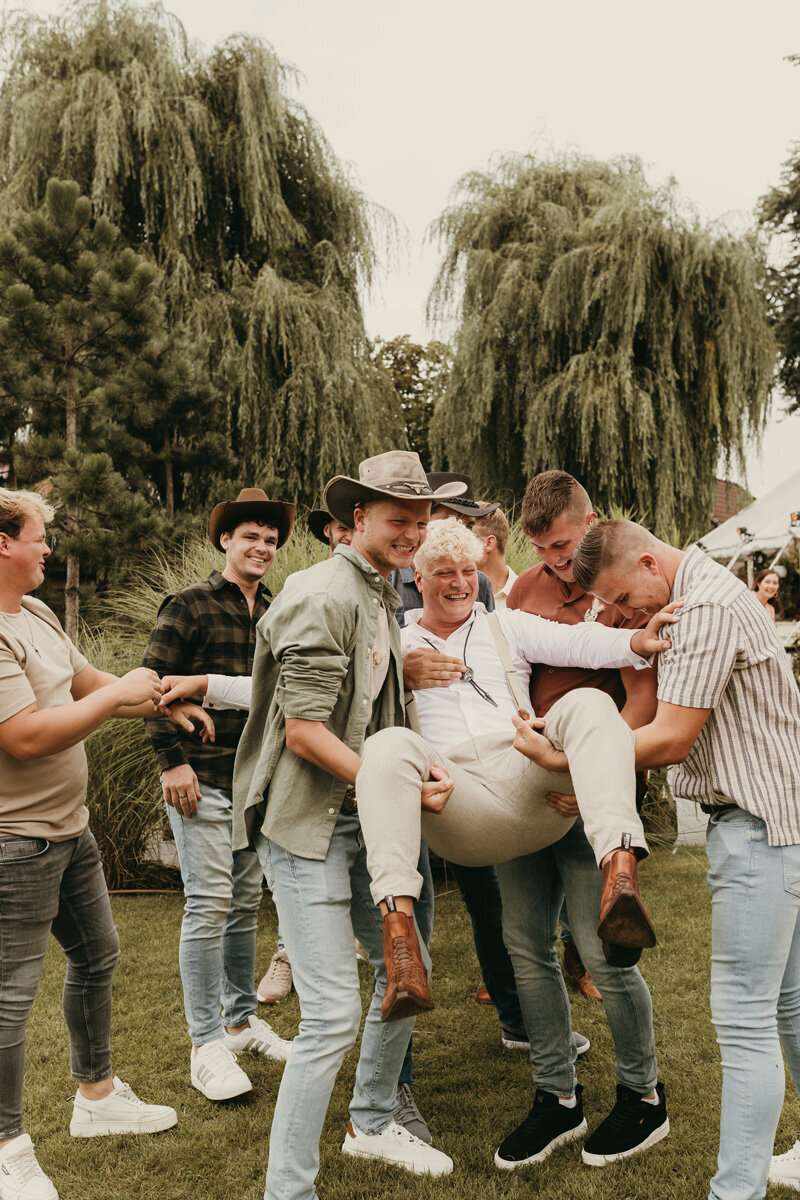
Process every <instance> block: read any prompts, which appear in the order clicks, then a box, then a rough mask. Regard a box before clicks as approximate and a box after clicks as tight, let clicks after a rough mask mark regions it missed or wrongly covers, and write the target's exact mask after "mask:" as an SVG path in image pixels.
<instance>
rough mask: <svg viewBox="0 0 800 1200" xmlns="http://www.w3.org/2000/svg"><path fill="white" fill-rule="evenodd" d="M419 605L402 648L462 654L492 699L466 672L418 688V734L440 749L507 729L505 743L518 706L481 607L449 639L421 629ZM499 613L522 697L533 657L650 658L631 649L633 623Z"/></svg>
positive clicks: (604, 663) (589, 663) (594, 663)
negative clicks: (613, 625) (567, 621)
mask: <svg viewBox="0 0 800 1200" xmlns="http://www.w3.org/2000/svg"><path fill="white" fill-rule="evenodd" d="M422 611H423V610H422V609H413V610H412V611H410V612H407V613H406V627H405V630H404V634H405V636H404V639H403V650H404V653H407V652H408V651H409V650H413V649H416V648H418V647H423V648H424V647H425V646H426V645H428V646H432V647H433V648H434V649H435V650H438V651H440V653H442V654H449V655H452V656H453V657H454V658H460V659H461V660H462V661H463V662H464V663H465V665H466V666H467V667H470V668H471V669H472V670H473V672H474V679H475V683H477V684H478V685H479V686H480V687H481V688H482V689H483V690H484V691H485V692H488V694H489V695H490V696H491V697H492V699H493V700H494V701H495V704H496V705H497V707H495V706H494V705H493V704H490V703H489V701H488V700H484V699H483V697H482V696H480V695H479V694H478V692H477V691H476V690H475V688H474V687H473V686H472V684H470V683H467V682H466V681H465V680H463V679H457V680H456V681H455V682H453V683H451V684H450V686H449V687H446V688H423V689H420V690H418V691H415V692H414V699H415V700H416V702H417V715H418V717H419V723H420V728H421V730H422V734H423V737H424V738H425V739H426V741H428V742H430V744H431V745H432V746H433V747H434V748H435V749H437V750H441V751H443V752H445V751H447V750H450V749H452V748H453V747H455V746H458V745H460V744H461V743H462V742H465V741H467V739H468V738H472V737H478V736H480V735H481V734H485V733H501V734H506V735H508V738H509V742H510V741H511V738H512V736H513V732H514V727H513V725H512V724H511V718H512V716H513V715H514V714H515V713H516V711H517V708H516V705H515V703H514V699H513V697H512V695H511V692H510V690H509V687H508V684H507V682H506V677H505V672H504V671H503V664H502V663H501V661H500V656H499V654H498V653H497V647H496V646H495V643H494V638H493V637H492V634H491V630H490V629H489V626H488V624H487V622H486V619H485V614H486V609H485V608H484V606H483V605H482V604H479V603H478V604H476V605H475V607H474V608H473V610H472V615H471V616H470V617H469V619H468V620H466V621H465V622H464V624H463V625H460V626H459V627H458V629H456V630H455V631H454V632H453V633H451V634H450V636H449V637H448V638H440V637H437V636H436V634H434V633H430V632H429V631H428V630H427V629H423V628H421V626H420V624H419V621H420V618H421V617H422ZM497 618H498V620H499V622H500V625H501V627H502V629H503V633H504V634H505V635H506V638H507V640H508V646H509V650H510V651H511V658H512V661H513V663H514V666H515V668H516V671H517V674H518V676H519V681H520V685H521V687H522V692H523V695H525V696H527V695H528V689H529V684H530V677H531V664H532V663H547V664H548V665H550V666H553V667H588V668H590V669H597V668H598V667H636V668H637V669H638V670H643V669H646V668H648V667H649V666H650V663H649V661H648V660H647V659H645V658H642V657H641V656H640V655H638V654H636V653H635V652H634V651H633V650H631V638H632V637H633V635H634V633H635V632H636V631H635V630H630V629H609V628H607V627H606V626H604V625H597V624H595V623H594V622H586V623H585V624H582V625H562V624H560V623H559V622H558V621H547V620H545V619H544V617H537V616H534V615H533V613H526V612H520V611H519V610H518V609H514V610H509V609H505V610H504V611H503V612H500V613H498V614H497Z"/></svg>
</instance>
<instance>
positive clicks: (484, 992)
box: [475, 983, 492, 1004]
mask: <svg viewBox="0 0 800 1200" xmlns="http://www.w3.org/2000/svg"><path fill="white" fill-rule="evenodd" d="M475 999H476V1000H477V1001H478V1004H491V1003H492V997H491V996H490V995H489V989H488V988H487V986H486V984H485V983H484V984H483V986H482V987H479V988H478V994H477V996H476V997H475Z"/></svg>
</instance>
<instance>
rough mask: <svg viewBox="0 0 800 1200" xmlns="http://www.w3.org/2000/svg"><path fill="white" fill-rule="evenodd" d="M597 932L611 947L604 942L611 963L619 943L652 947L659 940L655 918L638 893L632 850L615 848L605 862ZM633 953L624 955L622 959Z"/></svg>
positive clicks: (632, 947)
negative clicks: (654, 926)
mask: <svg viewBox="0 0 800 1200" xmlns="http://www.w3.org/2000/svg"><path fill="white" fill-rule="evenodd" d="M597 936H598V937H599V938H602V940H603V942H604V943H606V942H607V943H608V950H606V946H605V944H604V945H603V952H604V954H605V956H606V958H607V959H608V961H609V962H611V963H614V962H615V958H614V957H613V955H614V951H615V948H617V947H618V948H619V949H620V950H622V951H631V950H642V949H649V948H650V947H651V946H655V944H656V934H655V930H654V929H653V922H652V921H651V920H650V918H649V916H648V915H647V909H646V908H645V906H644V905H643V904H642V899H641V896H640V895H639V880H638V875H637V869H636V855H635V854H634V852H633V851H632V850H627V849H620V850H615V851H614V852H613V853H612V854H611V855H609V856H608V857H607V858H606V860H605V862H604V863H603V891H602V894H601V898H600V923H599V924H598V926H597ZM632 957H633V956H632V955H622V958H623V959H630V958H632ZM636 957H638V955H637V956H636ZM633 961H634V962H635V961H636V959H635V958H634V959H633ZM616 965H618V966H624V965H627V962H622V961H618V962H617V963H616Z"/></svg>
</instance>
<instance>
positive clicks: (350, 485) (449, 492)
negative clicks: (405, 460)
mask: <svg viewBox="0 0 800 1200" xmlns="http://www.w3.org/2000/svg"><path fill="white" fill-rule="evenodd" d="M466 490H467V485H466V484H465V483H448V484H445V486H444V487H440V488H437V490H436V491H435V492H428V493H427V494H420V493H417V492H412V491H411V490H409V492H408V494H404V493H403V492H401V491H399V490H398V488H397V487H393V488H381V487H370V486H369V485H368V484H366V483H361V482H360V481H359V480H358V479H350V478H349V477H348V476H347V475H336V476H335V477H334V478H333V479H331V480H330V481H329V482H328V483H327V484H326V485H325V491H324V492H323V494H322V500H323V503H324V504H325V507H326V508H327V510H328V512H329V513H330V514H331V516H333V517H335V518H336V520H337V521H341V522H342V524H343V525H349V526H350V528H351V529H352V527H353V510H354V509H355V508H356V507H357V506H358V505H359V504H363V503H364V502H365V501H367V500H401V501H403V502H404V503H406V502H407V501H409V500H410V501H412V502H415V503H416V502H418V503H420V504H424V503H427V504H437V503H440V502H441V501H442V500H444V499H450V498H451V497H453V496H461V495H462V494H463V493H464V492H465V491H466Z"/></svg>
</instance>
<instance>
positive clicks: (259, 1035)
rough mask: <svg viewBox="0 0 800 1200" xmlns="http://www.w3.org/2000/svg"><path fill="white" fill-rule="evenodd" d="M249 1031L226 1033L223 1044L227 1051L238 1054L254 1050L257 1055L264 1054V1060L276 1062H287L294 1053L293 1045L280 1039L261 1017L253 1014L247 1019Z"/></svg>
mask: <svg viewBox="0 0 800 1200" xmlns="http://www.w3.org/2000/svg"><path fill="white" fill-rule="evenodd" d="M247 1023H248V1025H249V1026H250V1028H249V1029H243V1030H242V1032H241V1033H227V1032H226V1033H225V1037H224V1038H223V1043H224V1045H225V1049H226V1050H233V1051H235V1052H236V1053H237V1054H238V1053H239V1052H240V1051H241V1050H252V1051H253V1052H254V1053H255V1054H263V1055H264V1058H274V1059H275V1061H276V1062H286V1059H287V1058H288V1057H289V1055H290V1054H291V1053H292V1043H291V1042H285V1041H284V1040H283V1038H281V1037H278V1035H277V1033H276V1032H275V1030H274V1029H273V1028H272V1026H271V1025H268V1024H267V1022H266V1021H263V1020H262V1019H261V1017H254V1016H252V1014H251V1015H250V1016H249V1017H248V1018H247Z"/></svg>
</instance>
